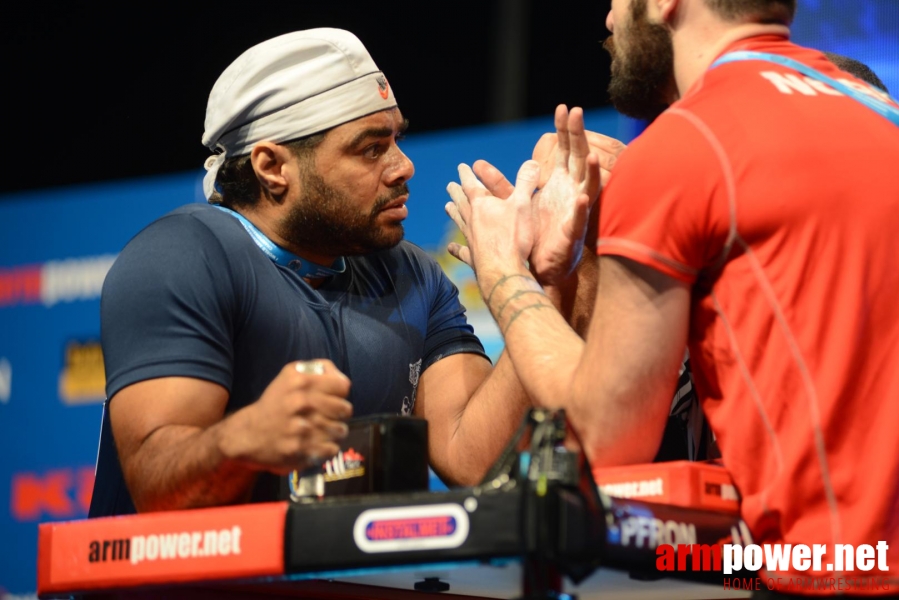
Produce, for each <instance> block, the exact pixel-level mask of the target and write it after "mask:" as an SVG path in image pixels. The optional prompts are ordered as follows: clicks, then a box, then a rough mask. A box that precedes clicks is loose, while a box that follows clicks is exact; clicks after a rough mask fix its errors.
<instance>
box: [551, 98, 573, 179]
mask: <svg viewBox="0 0 899 600" xmlns="http://www.w3.org/2000/svg"><path fill="white" fill-rule="evenodd" d="M555 125H556V137H557V139H558V144H559V146H558V148H556V156H555V160H556V167H557V168H562V169H567V168H568V156H569V154H570V152H571V145H570V143H569V140H568V107H567V106H565V105H564V104H560V105H559V106H557V107H556V114H555Z"/></svg>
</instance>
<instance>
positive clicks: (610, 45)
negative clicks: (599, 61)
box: [602, 34, 615, 58]
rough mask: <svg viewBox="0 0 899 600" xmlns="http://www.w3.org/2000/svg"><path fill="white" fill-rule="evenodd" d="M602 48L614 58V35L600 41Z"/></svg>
mask: <svg viewBox="0 0 899 600" xmlns="http://www.w3.org/2000/svg"><path fill="white" fill-rule="evenodd" d="M602 47H603V50H605V51H606V52H608V53H609V54H611V55H612V58H615V35H614V34H613V35H610V36H609V37H607V38H606V39H605V40H603V42H602Z"/></svg>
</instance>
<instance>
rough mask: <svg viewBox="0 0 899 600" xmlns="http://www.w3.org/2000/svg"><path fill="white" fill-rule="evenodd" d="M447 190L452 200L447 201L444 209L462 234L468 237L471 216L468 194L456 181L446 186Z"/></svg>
mask: <svg viewBox="0 0 899 600" xmlns="http://www.w3.org/2000/svg"><path fill="white" fill-rule="evenodd" d="M446 191H447V193H448V194H449V196H450V198H451V199H452V202H447V203H446V205H444V207H443V210H445V211H446V214H447V215H449V218H450V219H452V220H453V223H455V224H456V227H458V228H459V231H461V232H462V235H464V236H465V238H466V239H468V220H469V218H470V217H471V204H469V202H468V196H466V195H465V192H464V191H463V190H462V186H460V185H459V184H458V183H456V182H455V181H453V182H451V183H450V184H449V185H447V186H446Z"/></svg>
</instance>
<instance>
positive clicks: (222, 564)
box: [38, 502, 287, 594]
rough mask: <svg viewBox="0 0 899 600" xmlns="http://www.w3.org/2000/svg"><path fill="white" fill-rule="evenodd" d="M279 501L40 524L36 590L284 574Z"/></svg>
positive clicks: (284, 507) (283, 515) (282, 505)
mask: <svg viewBox="0 0 899 600" xmlns="http://www.w3.org/2000/svg"><path fill="white" fill-rule="evenodd" d="M286 515H287V503H286V502H273V503H268V504H249V505H242V506H229V507H221V508H204V509H196V510H186V511H171V512H159V513H148V514H143V515H131V516H126V517H109V518H103V519H90V520H84V521H71V522H68V523H44V524H41V525H40V526H39V534H38V593H39V594H48V593H76V592H86V591H91V590H102V589H114V588H123V587H134V586H149V585H162V584H167V583H183V582H189V581H223V580H233V579H244V578H252V577H266V576H276V575H283V574H284V524H285V519H286Z"/></svg>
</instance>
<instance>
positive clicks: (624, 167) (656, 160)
mask: <svg viewBox="0 0 899 600" xmlns="http://www.w3.org/2000/svg"><path fill="white" fill-rule="evenodd" d="M728 169H729V166H728V165H727V159H726V156H725V155H724V153H723V150H720V149H719V148H716V146H715V140H714V138H713V137H711V134H710V133H709V132H708V131H707V130H706V129H705V128H704V126H703V125H702V123H701V122H700V121H699V120H698V118H696V117H694V116H693V115H692V113H688V112H687V111H683V110H669V111H668V112H666V113H665V114H663V115H662V116H661V117H659V118H658V119H657V120H656V122H655V123H653V124H652V125H651V126H650V127H649V128H647V130H646V131H645V132H644V133H643V134H642V135H641V136H640V137H639V138H638V139H637V140H636V141H634V142H633V143H632V144H631V145H630V146H629V147H628V148H627V149H626V150H625V151H624V152H623V153H622V155H621V158H620V160H619V161H618V164H616V165H615V169H614V170H613V172H612V177H611V179H610V181H609V184H608V186H607V188H606V190H605V191H604V192H603V195H602V198H601V203H602V205H601V216H600V226H599V241H598V244H597V254H600V255H617V256H623V257H626V258H629V259H631V260H634V261H636V262H639V263H641V264H643V265H646V266H649V267H652V268H654V269H656V270H658V271H660V272H662V273H665V274H666V275H669V276H670V277H674V278H676V279H679V280H681V281H685V282H687V283H690V284H692V283H694V282H695V281H696V279H697V277H698V275H699V273H700V271H701V270H702V269H703V268H704V267H707V266H709V265H711V264H713V263H714V262H716V261H717V260H718V259H719V258H720V257H721V255H722V253H723V252H724V248H725V244H726V242H727V236H728V232H729V230H730V211H729V206H730V202H729V194H732V190H733V185H732V181H731V179H732V174H729V173H728Z"/></svg>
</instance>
